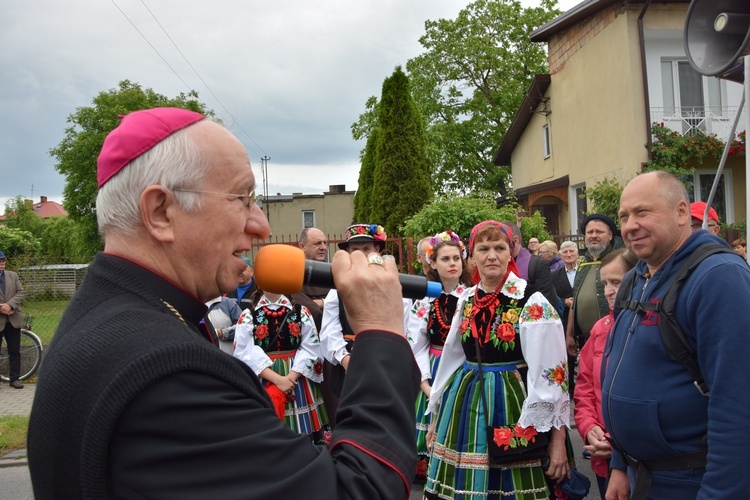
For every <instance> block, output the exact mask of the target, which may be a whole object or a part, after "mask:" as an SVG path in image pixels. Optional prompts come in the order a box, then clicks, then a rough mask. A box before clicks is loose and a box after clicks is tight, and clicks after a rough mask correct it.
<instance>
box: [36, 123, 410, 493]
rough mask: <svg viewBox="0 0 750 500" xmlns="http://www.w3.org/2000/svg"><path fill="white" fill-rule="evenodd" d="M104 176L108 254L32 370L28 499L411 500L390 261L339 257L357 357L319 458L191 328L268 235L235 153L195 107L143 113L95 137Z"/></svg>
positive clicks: (241, 372)
mask: <svg viewBox="0 0 750 500" xmlns="http://www.w3.org/2000/svg"><path fill="white" fill-rule="evenodd" d="M97 177H98V181H99V194H98V196H97V202H96V209H97V210H96V211H97V218H98V222H99V228H100V231H101V232H102V233H103V235H104V242H105V243H104V252H103V253H100V254H98V255H97V256H96V258H95V259H94V262H93V263H92V264H91V265H90V266H89V270H88V273H87V275H86V279H85V280H84V282H83V284H82V285H81V288H80V289H79V290H78V292H77V293H76V296H75V297H74V298H73V300H72V301H71V303H70V305H69V306H68V309H67V310H66V312H65V314H64V315H63V318H62V320H61V322H60V325H59V327H58V329H57V332H56V334H55V337H54V340H53V341H52V344H51V345H50V348H49V350H48V352H47V353H46V356H45V361H44V365H43V366H42V369H41V371H40V374H39V384H38V386H37V390H36V397H35V400H34V406H33V409H32V412H31V420H30V423H29V433H28V457H29V470H30V473H31V479H32V484H33V487H34V496H35V498H39V499H47V498H180V499H190V498H196V499H198V498H248V497H252V498H293V497H298V496H313V497H316V498H341V497H360V498H404V497H406V496H407V494H408V491H409V486H410V484H409V481H408V480H407V479H406V478H407V477H410V475H411V473H412V472H413V470H414V467H415V464H416V460H415V459H414V457H416V453H415V451H416V447H415V444H414V428H413V426H414V399H415V397H416V394H417V390H418V384H419V373H418V370H417V369H416V364H415V363H414V361H413V354H412V352H411V349H410V347H409V344H408V342H407V341H406V339H405V338H404V337H403V317H402V314H401V312H400V311H401V309H400V308H399V305H400V304H401V294H400V286H399V283H398V275H397V270H396V266H395V263H393V262H377V261H372V262H368V260H367V259H366V258H365V256H364V255H363V254H362V253H360V252H354V253H353V254H351V255H350V254H348V253H345V252H339V253H338V254H337V255H336V256H335V258H334V259H333V262H332V265H333V275H334V278H335V280H336V284H337V285H338V287H339V290H340V292H341V294H342V296H344V297H346V298H347V307H348V309H349V311H348V312H349V322H350V324H351V325H352V329H353V330H354V332H355V333H356V334H357V335H358V338H357V342H358V343H359V344H362V345H363V346H364V348H363V349H361V350H360V352H357V353H354V354H353V358H354V360H353V362H352V364H351V366H350V370H349V374H348V376H349V377H351V378H353V379H354V382H355V383H353V384H351V385H348V386H347V389H348V390H345V393H344V396H345V398H344V399H343V400H342V409H345V410H346V415H347V418H346V420H345V421H342V422H341V423H340V426H339V428H338V429H336V430H335V431H334V433H333V436H332V440H331V442H330V445H329V447H319V446H315V445H313V444H312V443H311V442H310V440H309V439H308V438H306V437H304V436H300V435H297V434H296V433H294V432H293V431H292V430H291V429H289V428H288V427H287V426H286V425H284V423H283V422H282V421H281V420H279V419H278V418H277V417H276V414H275V413H274V410H273V409H272V407H271V402H270V400H269V399H268V397H267V396H266V394H265V391H264V390H263V388H262V386H261V384H260V382H259V380H258V378H257V377H256V376H255V374H254V373H253V372H252V370H250V369H249V368H247V367H246V365H245V364H244V363H242V362H241V361H240V360H238V359H235V358H233V357H230V356H227V355H225V354H224V353H222V352H221V351H220V350H219V349H217V348H216V347H215V346H214V345H211V343H210V337H206V336H204V335H205V332H202V331H201V329H200V320H201V318H203V317H204V315H205V313H206V306H205V304H204V302H205V301H207V300H209V299H211V298H213V297H217V296H219V295H221V294H222V293H226V292H228V291H230V290H232V289H233V288H235V287H236V286H237V277H238V276H239V274H240V273H241V272H242V270H243V269H244V268H245V266H246V264H245V262H243V261H242V259H241V258H240V255H242V254H243V253H245V252H247V251H249V250H250V249H251V247H252V245H253V240H259V239H265V238H266V237H268V234H269V232H270V228H269V226H268V221H267V220H266V218H265V217H264V215H263V213H262V212H261V210H260V208H258V206H257V205H256V204H255V201H254V189H255V179H254V177H253V173H252V169H251V168H250V162H249V160H248V157H247V153H246V151H245V148H244V146H243V145H242V144H241V143H240V142H239V141H238V140H237V139H236V138H235V137H234V136H233V135H232V134H231V133H229V132H228V131H227V130H226V129H224V128H223V127H222V126H220V125H218V124H216V123H213V122H211V121H209V120H206V119H204V117H203V116H202V115H200V114H198V113H194V112H192V111H187V110H184V109H174V108H156V109H150V110H143V111H136V112H134V113H131V114H129V115H127V116H125V117H124V118H123V120H122V122H121V123H120V125H119V126H118V127H117V128H116V129H114V130H113V131H112V132H111V133H110V134H109V135H108V136H107V138H106V139H105V141H104V145H103V147H102V151H101V154H100V155H99V159H98V171H97ZM363 288H366V289H367V290H368V293H367V294H361V293H359V292H360V291H361V290H362V289H363ZM373 310H376V311H378V312H377V314H374V313H372V311H373ZM219 423H221V424H219Z"/></svg>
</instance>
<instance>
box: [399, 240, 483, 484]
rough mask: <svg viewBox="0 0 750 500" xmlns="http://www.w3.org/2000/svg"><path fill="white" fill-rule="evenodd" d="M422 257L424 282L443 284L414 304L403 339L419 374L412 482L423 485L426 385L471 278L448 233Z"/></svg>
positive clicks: (458, 246)
mask: <svg viewBox="0 0 750 500" xmlns="http://www.w3.org/2000/svg"><path fill="white" fill-rule="evenodd" d="M426 250H427V251H426V254H425V260H426V261H427V266H426V267H425V272H426V274H427V279H429V280H430V281H438V282H440V283H441V284H442V285H443V293H442V294H441V295H440V297H437V298H433V297H425V298H424V299H421V300H417V301H414V304H413V305H412V306H411V308H410V309H409V313H408V314H407V317H406V338H407V339H408V340H409V343H410V344H411V348H412V350H413V351H414V357H415V358H416V360H417V364H418V365H419V369H420V371H421V372H422V383H421V389H422V392H420V393H419V396H417V401H416V405H415V408H416V416H417V427H416V439H417V471H416V474H415V479H414V480H415V482H419V483H424V482H425V480H426V479H427V458H428V456H429V450H428V449H427V439H426V437H427V430H428V428H429V425H430V416H429V415H427V414H426V413H425V412H426V411H427V400H428V398H429V397H430V389H431V388H430V384H431V382H432V379H434V378H435V373H436V372H437V367H438V362H439V361H440V355H441V354H442V353H443V345H445V339H446V337H447V336H448V331H449V330H450V326H451V322H452V321H453V315H454V313H455V312H456V304H457V303H458V298H459V297H460V296H461V294H462V293H463V292H464V290H466V288H467V287H469V286H471V285H472V282H471V275H470V274H469V272H468V270H467V269H466V266H465V263H466V247H465V246H464V244H463V242H462V241H461V239H460V238H459V237H458V235H457V234H455V233H454V232H452V231H445V232H442V233H439V234H436V235H435V236H433V237H432V238H430V240H429V241H428V245H427V249H426Z"/></svg>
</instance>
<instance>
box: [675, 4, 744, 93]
mask: <svg viewBox="0 0 750 500" xmlns="http://www.w3.org/2000/svg"><path fill="white" fill-rule="evenodd" d="M684 40H685V53H686V54H687V56H688V60H689V61H690V65H691V66H692V67H693V68H695V70H696V71H697V72H698V73H700V74H702V75H706V76H715V77H717V78H724V79H726V80H731V81H733V82H737V83H742V82H743V81H744V78H745V75H744V66H743V59H742V58H743V57H744V56H746V55H748V54H750V0H692V2H690V7H688V11H687V17H686V18H685V36H684Z"/></svg>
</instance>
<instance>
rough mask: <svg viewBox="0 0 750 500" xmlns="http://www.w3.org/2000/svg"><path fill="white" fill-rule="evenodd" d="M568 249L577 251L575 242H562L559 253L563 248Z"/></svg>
mask: <svg viewBox="0 0 750 500" xmlns="http://www.w3.org/2000/svg"><path fill="white" fill-rule="evenodd" d="M568 247H573V248H575V249H576V250H578V245H577V244H576V243H575V242H573V241H570V240H567V241H563V242H562V243H561V244H560V251H561V252H562V251H563V249H564V248H568Z"/></svg>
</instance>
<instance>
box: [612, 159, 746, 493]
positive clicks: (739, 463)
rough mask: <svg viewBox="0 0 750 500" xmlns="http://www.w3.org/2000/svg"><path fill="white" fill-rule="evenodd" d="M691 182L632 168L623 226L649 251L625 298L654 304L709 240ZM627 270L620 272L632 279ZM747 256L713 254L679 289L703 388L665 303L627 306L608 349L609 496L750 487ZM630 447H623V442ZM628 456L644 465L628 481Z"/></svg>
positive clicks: (640, 251)
mask: <svg viewBox="0 0 750 500" xmlns="http://www.w3.org/2000/svg"><path fill="white" fill-rule="evenodd" d="M688 203H689V201H688V193H687V190H686V189H685V186H684V185H683V184H682V183H681V182H680V181H679V180H678V179H677V178H676V177H674V176H673V175H672V174H669V173H667V172H649V173H647V174H641V175H638V176H636V177H635V178H634V179H632V180H631V181H630V182H629V183H628V184H627V186H625V189H624V190H623V192H622V195H621V196H620V211H619V215H620V221H621V223H622V236H623V239H624V240H625V244H626V246H627V247H628V249H629V250H630V251H631V252H633V253H634V254H635V255H636V256H637V257H638V258H639V259H641V260H640V262H639V263H638V264H637V265H636V267H635V269H633V270H632V271H630V273H629V274H627V275H626V277H625V280H630V279H631V277H632V278H634V279H635V282H634V283H633V287H632V289H631V294H630V295H629V296H626V297H621V298H622V299H623V300H629V301H635V302H639V303H642V304H643V303H645V304H649V305H650V304H657V303H660V302H661V301H662V299H663V298H664V295H665V293H666V291H667V289H669V287H670V285H671V284H672V281H673V278H674V277H675V275H676V274H677V273H679V272H680V270H681V268H682V267H683V266H685V265H687V261H688V260H689V258H690V256H691V255H694V254H695V253H696V252H699V251H700V250H699V248H701V247H702V246H704V245H706V244H709V243H711V244H714V245H715V244H719V245H722V246H726V249H727V250H729V245H727V244H726V242H725V241H724V240H722V239H721V238H719V237H717V236H715V235H712V234H710V233H709V232H708V231H705V230H698V231H696V232H694V233H693V232H691V228H690V223H691V217H690V209H689V208H688ZM625 280H623V281H625ZM748 303H750V268H748V266H747V262H745V261H744V260H743V259H742V258H741V257H740V256H738V255H736V254H734V253H733V252H731V251H727V252H722V253H717V254H713V255H709V256H707V257H704V258H703V259H702V260H701V262H700V263H699V264H698V266H697V267H696V268H695V269H694V270H693V272H692V273H691V274H690V275H689V277H688V278H687V279H686V280H685V281H684V283H683V285H682V288H681V289H680V291H679V294H678V295H677V297H676V304H675V307H674V319H675V320H676V321H677V323H678V324H679V325H680V329H681V330H682V332H683V335H684V337H685V342H687V344H688V345H689V346H690V348H691V349H692V351H693V352H694V356H695V360H696V361H697V364H698V366H699V368H700V373H701V375H702V377H703V380H704V381H705V385H706V389H707V392H706V393H701V392H700V391H699V389H698V387H697V385H696V384H695V383H694V382H695V379H694V377H693V376H692V375H691V373H690V372H689V371H688V369H687V367H686V366H685V365H684V364H683V363H681V362H679V361H676V360H675V359H673V358H672V357H671V356H670V354H671V353H670V352H669V351H668V350H667V348H666V346H665V341H664V340H663V338H662V334H663V333H664V332H663V331H660V327H661V326H662V325H663V323H662V320H663V318H660V317H659V315H661V314H664V312H663V310H661V311H660V310H659V309H656V310H647V311H643V310H642V309H641V308H633V309H631V308H623V309H622V311H620V313H619V315H618V317H617V318H616V320H615V324H614V327H613V329H612V332H611V333H610V335H609V340H608V343H607V348H606V349H605V351H604V356H605V358H604V360H603V366H604V367H605V369H604V371H605V373H604V378H603V379H602V416H603V418H604V424H605V425H606V428H607V431H608V432H609V433H610V434H611V438H610V440H609V442H611V443H613V448H615V449H614V450H613V451H612V460H611V467H612V474H611V477H610V482H609V486H608V488H607V498H608V499H613V500H614V499H616V500H626V499H628V498H658V499H667V500H671V499H675V500H677V499H680V500H681V499H684V498H691V499H693V498H698V499H707V498H721V499H741V498H742V499H744V498H747V497H748V492H750V475H748V473H747V464H746V461H747V443H746V442H745V439H744V437H745V434H746V432H747V422H748V420H750V391H748V390H747V384H746V380H745V378H744V376H743V375H741V374H742V373H744V371H745V370H746V369H747V366H748V346H747V344H748V324H750V310H748ZM621 452H622V453H621ZM626 461H627V465H628V466H630V467H631V468H634V469H637V472H636V479H635V482H634V483H633V485H632V486H634V488H631V485H630V484H629V480H628V474H627V473H626Z"/></svg>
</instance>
